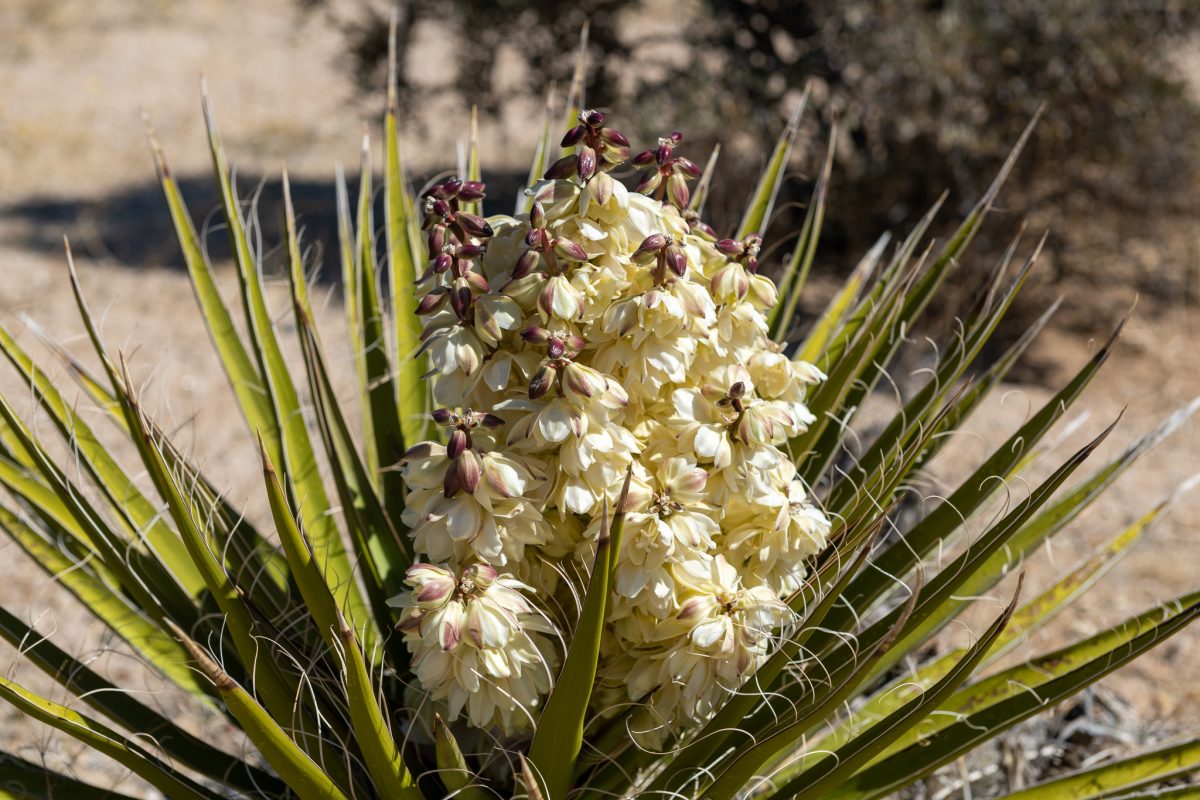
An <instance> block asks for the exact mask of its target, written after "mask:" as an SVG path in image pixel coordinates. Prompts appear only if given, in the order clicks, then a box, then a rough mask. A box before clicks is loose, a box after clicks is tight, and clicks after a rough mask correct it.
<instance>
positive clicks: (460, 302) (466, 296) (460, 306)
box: [450, 286, 474, 319]
mask: <svg viewBox="0 0 1200 800" xmlns="http://www.w3.org/2000/svg"><path fill="white" fill-rule="evenodd" d="M473 299H474V295H472V294H471V289H470V287H468V286H455V287H454V288H453V289H451V290H450V307H451V308H453V309H454V313H455V314H456V315H457V316H458V318H459V319H466V318H467V311H468V310H469V309H470V308H471V301H472V300H473Z"/></svg>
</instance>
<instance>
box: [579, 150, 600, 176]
mask: <svg viewBox="0 0 1200 800" xmlns="http://www.w3.org/2000/svg"><path fill="white" fill-rule="evenodd" d="M577 169H578V170H579V177H581V178H583V179H584V180H585V181H586V180H589V179H590V178H591V177H592V176H593V175H595V174H596V151H595V150H593V149H592V148H590V147H588V146H587V145H586V144H585V145H583V146H582V147H580V148H579V155H578V166H577Z"/></svg>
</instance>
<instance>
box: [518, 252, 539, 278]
mask: <svg viewBox="0 0 1200 800" xmlns="http://www.w3.org/2000/svg"><path fill="white" fill-rule="evenodd" d="M538 260H539V256H538V254H537V253H536V252H535V251H533V250H526V251H525V252H524V253H523V254H522V255H521V257H520V258H518V259H517V265H516V266H515V267H513V271H512V277H513V280H520V279H521V278H524V277H525V276H526V275H532V274H533V271H534V270H535V269H537V265H538Z"/></svg>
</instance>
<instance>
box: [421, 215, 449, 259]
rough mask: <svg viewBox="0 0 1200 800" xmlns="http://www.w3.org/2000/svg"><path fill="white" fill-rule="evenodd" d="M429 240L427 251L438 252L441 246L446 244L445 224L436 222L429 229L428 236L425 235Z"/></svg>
mask: <svg viewBox="0 0 1200 800" xmlns="http://www.w3.org/2000/svg"><path fill="white" fill-rule="evenodd" d="M426 241H427V242H429V252H431V253H440V252H441V250H442V247H443V246H444V245H445V244H446V226H445V225H443V224H442V223H440V222H439V223H438V224H437V225H434V226H433V227H432V228H430V229H429V236H427V237H426Z"/></svg>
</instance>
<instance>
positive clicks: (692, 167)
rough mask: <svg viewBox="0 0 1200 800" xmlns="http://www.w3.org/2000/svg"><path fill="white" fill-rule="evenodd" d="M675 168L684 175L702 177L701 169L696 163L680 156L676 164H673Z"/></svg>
mask: <svg viewBox="0 0 1200 800" xmlns="http://www.w3.org/2000/svg"><path fill="white" fill-rule="evenodd" d="M673 166H674V167H675V169H677V170H679V171H680V172H683V173H684V174H686V175H688V176H690V177H692V178H699V177H700V168H699V167H697V166H696V164H695V162H693V161H692V160H691V159H687V158H684V157H683V156H679V157H678V158H676V159H675V163H674V164H673Z"/></svg>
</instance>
